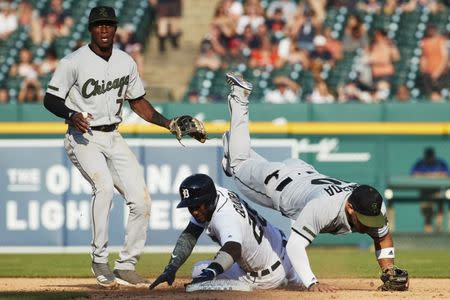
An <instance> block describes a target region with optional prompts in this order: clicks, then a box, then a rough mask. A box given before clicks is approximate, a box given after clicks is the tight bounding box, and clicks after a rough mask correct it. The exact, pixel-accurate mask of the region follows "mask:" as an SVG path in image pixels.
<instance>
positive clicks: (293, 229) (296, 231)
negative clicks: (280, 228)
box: [291, 227, 312, 244]
mask: <svg viewBox="0 0 450 300" xmlns="http://www.w3.org/2000/svg"><path fill="white" fill-rule="evenodd" d="M291 229H292V231H294V232H295V233H297V234H299V235H300V236H302V237H303V238H304V239H305V240H307V241H308V242H309V243H310V244H311V243H312V241H311V240H310V239H308V238H307V237H306V236H304V235H303V234H301V233H300V232H299V231H298V230H296V229H295V228H294V227H292V228H291Z"/></svg>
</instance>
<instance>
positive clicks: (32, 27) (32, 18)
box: [17, 1, 42, 44]
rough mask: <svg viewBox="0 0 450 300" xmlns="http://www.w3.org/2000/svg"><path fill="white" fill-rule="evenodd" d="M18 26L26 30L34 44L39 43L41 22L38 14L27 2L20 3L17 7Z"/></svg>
mask: <svg viewBox="0 0 450 300" xmlns="http://www.w3.org/2000/svg"><path fill="white" fill-rule="evenodd" d="M17 12H18V16H19V25H20V26H23V27H25V28H27V29H28V34H29V36H30V38H31V41H32V42H33V43H34V44H37V43H38V42H40V40H39V39H40V37H41V30H42V27H41V20H40V16H39V12H38V11H37V10H36V9H34V7H33V5H32V4H31V3H30V2H28V1H21V2H20V3H19V5H18V7H17Z"/></svg>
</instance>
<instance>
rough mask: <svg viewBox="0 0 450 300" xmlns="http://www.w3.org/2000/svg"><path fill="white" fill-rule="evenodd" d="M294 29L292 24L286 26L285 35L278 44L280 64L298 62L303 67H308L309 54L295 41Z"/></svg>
mask: <svg viewBox="0 0 450 300" xmlns="http://www.w3.org/2000/svg"><path fill="white" fill-rule="evenodd" d="M296 34H297V33H296V31H295V27H294V26H293V24H289V25H287V26H286V37H285V38H283V39H282V40H281V41H280V42H279V44H278V56H279V57H280V60H281V65H285V64H300V65H301V66H302V67H303V69H307V68H309V54H308V52H307V51H306V50H305V49H302V48H300V46H299V45H298V43H297V42H296Z"/></svg>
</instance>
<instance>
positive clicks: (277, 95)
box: [189, 0, 450, 103]
mask: <svg viewBox="0 0 450 300" xmlns="http://www.w3.org/2000/svg"><path fill="white" fill-rule="evenodd" d="M263 4H264V5H266V6H265V7H263ZM448 5H449V4H448V1H447V2H446V1H442V2H439V1H435V0H407V1H402V0H386V1H380V0H366V1H345V0H335V1H332V0H329V1H327V0H305V1H293V0H272V1H260V0H245V1H237V0H221V1H219V3H218V5H217V7H216V9H215V12H214V17H213V20H212V22H211V23H210V26H209V30H208V33H207V35H206V36H205V38H204V39H203V41H202V43H201V46H200V53H199V56H198V59H197V61H196V67H197V68H206V69H209V70H212V71H217V70H229V69H237V70H242V69H248V68H250V69H255V68H261V69H267V68H269V69H273V70H277V69H282V68H286V67H288V66H289V65H295V64H297V65H300V66H301V69H302V70H307V71H310V72H311V73H312V75H313V78H314V90H313V91H312V93H310V94H309V95H308V96H307V97H306V98H305V99H304V100H305V101H308V102H311V103H332V102H349V101H355V102H363V103H378V102H380V101H385V100H386V99H391V98H395V99H397V100H398V101H408V100H409V99H410V94H409V93H410V89H409V88H408V87H407V86H406V85H404V84H402V85H399V86H398V87H395V90H393V88H392V86H391V82H392V78H393V76H394V74H395V72H396V70H395V64H396V62H398V61H399V60H400V59H401V55H400V51H399V49H398V47H401V46H402V45H396V44H395V42H394V41H393V40H392V39H391V38H390V37H389V35H388V34H387V32H386V30H385V29H383V28H376V29H375V30H374V31H373V34H371V36H369V32H368V28H366V25H365V23H364V22H363V20H361V19H360V18H359V17H358V15H357V14H355V11H358V10H359V11H363V12H366V13H371V14H379V13H382V14H384V15H391V14H394V12H398V11H402V12H404V13H410V12H412V11H417V10H423V9H427V10H429V11H430V12H431V13H438V12H440V11H443V10H446V9H448ZM339 7H345V8H347V9H348V11H349V16H348V17H347V21H346V23H345V27H344V28H343V33H342V34H338V32H336V30H335V28H332V27H329V26H325V24H324V23H325V22H324V20H325V18H326V16H327V11H328V10H329V9H330V8H339ZM447 29H448V26H447ZM339 36H341V37H340V38H339ZM449 47H450V46H449V42H448V30H447V32H439V31H438V30H437V27H436V26H434V25H433V24H430V25H429V26H428V28H427V30H426V35H425V36H424V38H423V39H422V41H421V42H420V48H421V51H422V55H421V60H420V71H421V74H422V81H423V92H424V95H425V97H428V98H430V99H431V100H432V101H442V100H444V98H445V97H446V95H445V93H442V90H445V89H447V91H448V87H449V84H448V78H447V73H448V69H449V59H448V52H449ZM355 51H357V53H359V55H358V57H359V58H358V59H359V61H358V64H357V71H358V75H357V77H356V78H354V79H352V80H347V81H346V82H344V83H343V84H341V85H339V86H337V87H336V88H335V89H334V90H331V89H330V88H329V87H328V85H327V81H326V78H325V77H324V76H323V72H322V71H323V70H332V69H333V67H334V66H335V65H336V63H337V62H339V60H341V59H342V57H343V55H345V53H353V52H355ZM242 65H245V66H246V68H242ZM272 85H273V86H274V90H269V91H267V92H266V93H265V97H264V98H265V99H264V101H266V102H270V103H293V102H299V101H301V100H300V99H302V97H300V96H299V95H300V94H301V92H302V87H301V86H300V85H299V84H298V82H295V81H293V80H292V78H288V76H274V78H273V82H272ZM444 92H445V91H444ZM192 95H193V96H195V95H196V93H195V91H194V92H193V93H192ZM189 101H191V102H197V101H199V97H190V98H189Z"/></svg>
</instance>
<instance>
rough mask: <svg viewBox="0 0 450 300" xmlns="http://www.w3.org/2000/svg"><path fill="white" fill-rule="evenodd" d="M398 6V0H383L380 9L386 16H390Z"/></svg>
mask: <svg viewBox="0 0 450 300" xmlns="http://www.w3.org/2000/svg"><path fill="white" fill-rule="evenodd" d="M398 8H399V5H398V1H397V0H386V1H385V2H384V5H383V8H382V11H383V14H384V15H386V16H390V15H392V14H394V12H395V10H396V9H398Z"/></svg>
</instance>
